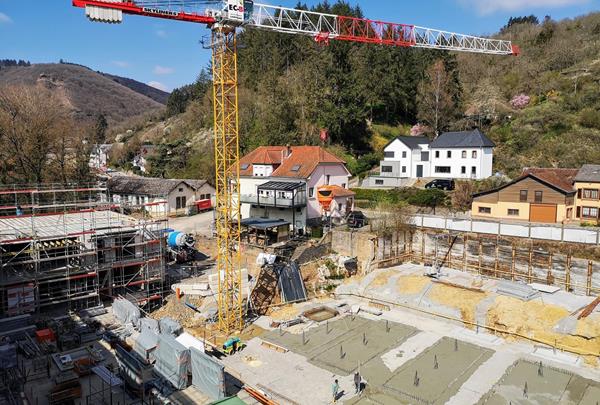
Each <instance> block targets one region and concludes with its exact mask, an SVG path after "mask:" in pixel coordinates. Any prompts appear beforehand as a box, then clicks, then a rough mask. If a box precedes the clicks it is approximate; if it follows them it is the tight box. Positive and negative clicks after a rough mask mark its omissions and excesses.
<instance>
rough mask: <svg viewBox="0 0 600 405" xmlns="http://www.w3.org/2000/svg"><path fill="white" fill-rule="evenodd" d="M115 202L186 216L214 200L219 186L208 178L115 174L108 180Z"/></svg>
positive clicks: (157, 212)
mask: <svg viewBox="0 0 600 405" xmlns="http://www.w3.org/2000/svg"><path fill="white" fill-rule="evenodd" d="M107 188H108V193H109V195H110V199H111V201H112V202H114V203H120V204H123V205H131V206H143V207H145V209H146V210H147V211H148V212H150V213H151V214H157V215H158V214H165V213H168V214H169V215H183V214H186V211H187V209H188V207H190V206H193V205H194V204H195V203H196V202H198V201H202V200H213V199H214V196H215V188H214V187H213V186H211V185H210V184H208V182H206V180H184V179H159V178H150V177H136V176H114V177H112V178H111V179H109V180H108V182H107Z"/></svg>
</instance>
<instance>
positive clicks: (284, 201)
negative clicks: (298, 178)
mask: <svg viewBox="0 0 600 405" xmlns="http://www.w3.org/2000/svg"><path fill="white" fill-rule="evenodd" d="M240 201H241V202H242V203H244V204H256V205H263V206H268V207H280V208H296V207H304V206H306V197H303V196H296V198H295V199H294V200H292V199H291V198H275V197H258V196H256V194H255V195H251V194H242V195H241V196H240Z"/></svg>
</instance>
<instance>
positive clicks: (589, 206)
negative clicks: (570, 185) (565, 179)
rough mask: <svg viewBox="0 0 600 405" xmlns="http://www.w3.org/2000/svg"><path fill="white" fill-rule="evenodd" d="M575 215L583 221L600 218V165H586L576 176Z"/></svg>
mask: <svg viewBox="0 0 600 405" xmlns="http://www.w3.org/2000/svg"><path fill="white" fill-rule="evenodd" d="M574 188H575V191H576V193H577V198H576V203H575V205H576V210H575V216H576V218H577V219H578V220H580V221H581V222H591V223H597V222H598V221H599V220H600V165H584V166H583V167H582V168H581V169H580V170H579V173H577V176H575V184H574Z"/></svg>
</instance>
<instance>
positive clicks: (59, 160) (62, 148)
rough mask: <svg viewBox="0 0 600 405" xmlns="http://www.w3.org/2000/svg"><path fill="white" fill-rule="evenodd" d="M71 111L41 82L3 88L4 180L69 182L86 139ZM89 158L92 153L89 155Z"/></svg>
mask: <svg viewBox="0 0 600 405" xmlns="http://www.w3.org/2000/svg"><path fill="white" fill-rule="evenodd" d="M77 134H78V132H77V130H76V126H75V124H74V123H73V120H72V118H71V116H70V114H69V111H68V109H67V108H65V106H64V105H63V104H62V102H61V100H60V99H59V98H58V97H56V96H55V95H54V94H53V93H52V92H51V91H49V90H47V89H45V88H43V87H38V86H7V87H2V88H0V154H2V158H3V159H2V160H3V164H2V165H0V170H1V171H2V173H0V178H1V179H2V180H3V181H4V182H23V183H25V182H26V183H42V182H44V181H61V182H67V180H68V179H69V178H71V175H72V171H73V165H74V163H75V159H74V158H73V150H74V147H76V146H77V145H78V144H80V143H81V142H82V138H81V136H80V135H77ZM88 159H89V157H88Z"/></svg>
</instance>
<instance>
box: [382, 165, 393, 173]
mask: <svg viewBox="0 0 600 405" xmlns="http://www.w3.org/2000/svg"><path fill="white" fill-rule="evenodd" d="M393 169H394V168H393V167H392V166H381V173H391V172H392V171H393Z"/></svg>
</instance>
